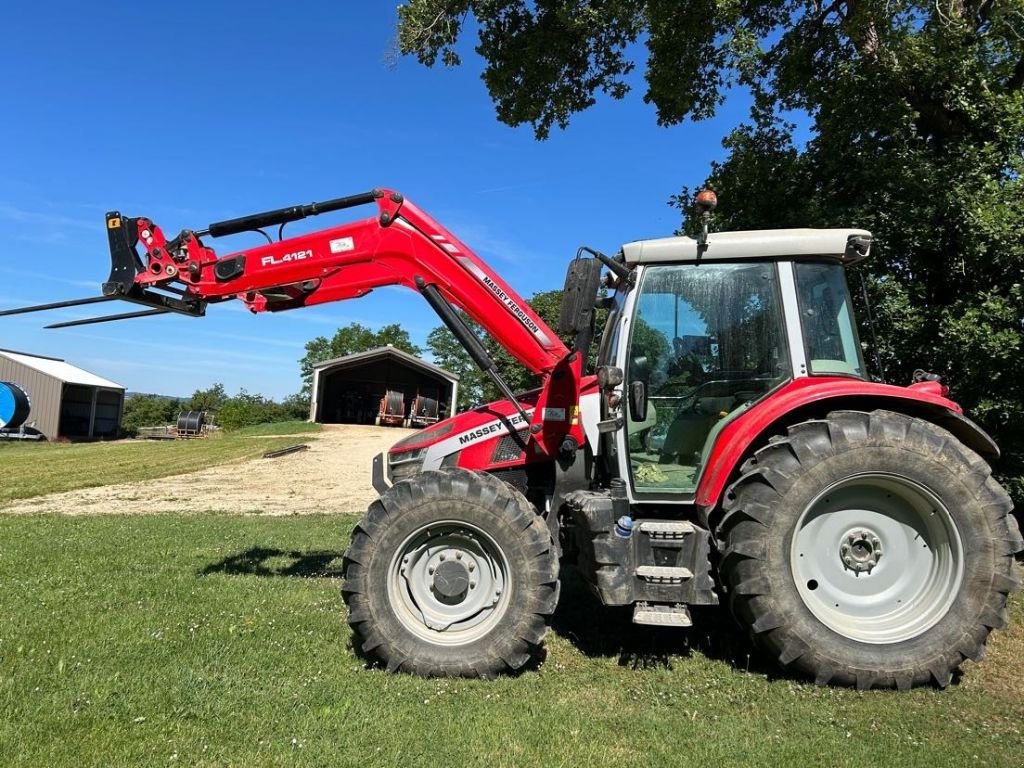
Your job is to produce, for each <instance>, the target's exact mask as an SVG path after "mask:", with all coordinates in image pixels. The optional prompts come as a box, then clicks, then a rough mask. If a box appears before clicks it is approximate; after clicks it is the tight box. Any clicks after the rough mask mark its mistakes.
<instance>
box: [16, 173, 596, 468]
mask: <svg viewBox="0 0 1024 768" xmlns="http://www.w3.org/2000/svg"><path fill="white" fill-rule="evenodd" d="M366 204H376V206H377V208H378V214H377V215H376V216H372V217H369V218H365V219H361V220H358V221H353V222H349V223H347V224H342V225H340V226H335V227H329V228H326V229H322V230H318V231H315V232H311V233H308V234H302V235H297V236H295V237H290V238H287V239H281V238H280V235H281V232H282V230H283V229H284V226H285V224H287V223H288V222H291V221H296V220H298V219H302V218H306V217H307V216H315V215H319V214H321V213H326V212H328V211H337V210H341V209H345V208H350V207H355V206H360V205H366ZM106 221H107V233H108V236H109V240H110V250H111V273H110V277H109V279H108V281H107V282H106V283H104V284H103V296H102V297H90V298H88V299H83V300H80V301H78V302H64V303H62V304H69V303H70V304H75V303H83V304H84V303H93V302H96V301H101V300H108V299H124V300H127V301H130V302H134V303H137V304H142V305H144V306H148V307H151V308H152V309H151V310H149V311H142V312H137V313H128V314H126V315H115V316H109V317H101V318H90V319H88V320H76V321H72V322H70V323H62V324H60V326H61V327H63V326H67V325H76V324H84V323H90V322H103V321H105V320H108V319H110V320H113V319H123V318H126V317H142V316H146V315H151V314H162V313H165V312H179V313H182V314H189V315H196V316H199V315H202V314H204V313H205V308H206V305H207V304H209V303H217V302H222V301H227V300H230V299H234V298H237V299H239V300H241V301H242V302H244V303H245V305H246V306H247V307H248V308H249V309H250V310H251V311H252V312H254V313H255V312H281V311H285V310H289V309H296V308H299V307H309V306H315V305H317V304H325V303H328V302H332V301H342V300H344V299H354V298H360V297H362V296H365V295H367V294H368V293H370V292H371V291H372V290H373V289H375V288H380V287H384V286H392V285H400V286H405V287H407V288H410V289H412V290H415V291H417V292H419V293H422V294H423V295H424V297H425V298H426V299H427V301H428V303H429V304H430V305H431V306H432V307H433V308H434V309H435V311H437V312H438V314H439V315H440V316H441V318H442V319H443V320H444V321H445V323H446V324H447V325H448V326H449V327H450V328H451V329H452V330H453V331H454V332H455V333H456V336H459V337H460V341H462V342H463V343H464V345H465V346H466V347H467V349H468V351H469V353H470V354H471V356H472V357H473V358H474V360H476V362H477V363H478V365H480V366H481V368H483V369H484V370H485V372H487V373H488V374H489V375H490V376H491V377H492V378H493V379H494V380H495V381H496V383H497V384H498V386H499V388H501V389H502V391H503V392H504V393H505V394H506V396H507V397H509V398H510V399H512V400H513V402H515V403H516V407H517V408H518V409H519V410H520V413H521V414H523V415H524V416H525V415H526V414H525V412H524V411H523V409H522V407H521V406H520V405H519V404H518V402H517V401H516V400H515V399H514V397H513V394H512V392H511V391H509V390H508V389H507V385H505V384H504V382H503V380H502V379H501V378H500V376H498V375H497V373H496V370H495V369H494V364H493V361H490V360H489V357H488V355H487V353H486V352H485V351H484V348H483V347H482V345H480V343H479V341H478V340H477V339H476V337H475V336H473V335H472V334H471V333H470V332H469V331H468V330H467V329H466V326H465V324H464V323H463V321H462V320H461V318H460V316H459V315H458V313H456V312H454V311H453V307H455V308H458V309H460V310H462V311H463V312H464V313H465V314H466V315H468V316H469V317H470V318H472V319H473V320H475V321H476V322H477V323H479V325H480V326H481V327H483V328H484V330H485V331H487V333H488V334H490V335H491V336H492V337H493V338H494V339H495V340H496V341H497V342H498V343H499V344H500V345H501V347H502V348H503V349H505V350H507V351H508V353H509V354H511V355H512V356H513V357H514V358H515V359H516V360H517V361H518V362H520V363H521V364H522V365H524V366H525V367H526V368H527V369H528V370H530V371H531V372H532V373H534V374H537V375H538V376H541V377H542V378H543V380H544V385H543V388H542V394H541V397H540V399H539V401H538V402H537V407H536V408H535V410H534V415H533V417H532V418H531V419H530V421H531V435H533V436H535V438H534V439H535V440H536V442H537V444H538V447H539V449H540V451H541V452H543V453H545V454H548V455H551V454H552V453H553V452H554V451H557V450H559V449H560V448H561V447H562V446H563V443H564V440H565V438H566V437H567V436H569V437H572V438H573V441H574V444H575V445H577V446H578V445H579V444H581V442H582V439H583V435H582V428H581V426H580V425H579V424H578V423H576V424H572V423H571V419H570V418H569V417H568V415H567V414H571V413H573V408H575V407H577V406H578V403H579V380H580V376H581V374H582V360H581V357H582V356H580V355H574V354H571V353H570V351H569V349H568V348H567V347H566V346H565V344H563V343H562V341H561V339H559V337H558V335H557V334H556V333H555V332H554V331H553V330H551V328H549V327H548V325H547V324H546V323H545V322H544V321H543V320H542V319H541V318H540V316H539V315H537V314H536V312H534V311H533V309H532V308H531V307H530V306H529V305H528V304H527V303H526V302H525V301H524V300H523V299H522V298H521V297H520V296H519V295H518V294H517V293H516V292H515V291H514V290H513V289H512V288H511V287H510V286H509V285H508V284H507V283H506V282H505V281H504V280H502V278H500V277H499V276H498V275H497V274H495V273H494V272H493V271H492V270H491V269H490V267H488V266H487V264H485V263H484V261H483V260H482V259H480V257H478V256H477V255H476V254H474V253H473V251H472V250H470V248H469V247H467V246H466V245H465V244H464V243H462V242H461V241H460V240H458V238H456V237H455V236H454V235H452V234H451V233H450V232H449V231H448V230H446V229H445V228H444V227H442V226H441V225H440V224H439V223H438V222H436V221H435V220H434V219H433V218H431V217H430V216H429V215H428V214H426V213H425V212H423V211H422V210H420V209H419V208H417V207H416V206H415V205H413V204H412V203H410V202H409V201H407V200H405V198H404V197H403V196H402V195H401V194H399V193H397V192H393V191H391V190H386V189H375V190H372V191H371V192H366V193H361V194H357V195H350V196H348V197H343V198H337V199H335V200H331V201H327V202H325V203H310V204H309V205H303V206H293V207H290V208H281V209H278V210H275V211H266V212H263V213H256V214H250V215H247V216H242V217H239V218H237V219H231V220H228V221H221V222H216V223H213V224H210V225H209V226H208V227H207V228H206V229H203V230H198V231H193V230H187V229H186V230H183V231H182V232H181V233H180V234H179V235H178V236H177V237H174V238H172V239H168V238H167V237H166V235H165V234H164V232H163V231H162V230H161V228H160V227H158V226H157V225H156V224H154V223H153V222H152V221H151V220H149V219H147V218H144V217H143V218H129V217H124V216H122V215H121V214H120V213H119V212H116V211H114V212H111V213H108V214H107V217H106ZM274 224H277V225H279V227H280V229H279V230H278V235H279V239H278V241H277V242H274V241H273V240H271V238H270V236H269V235H266V233H264V232H263V231H262V229H261V227H267V226H272V225H274ZM245 231H258V232H261V233H262V234H264V235H265V236H266V237H267V240H268V242H267V243H266V244H263V245H258V246H256V247H254V248H246V249H243V250H240V251H237V252H234V253H230V254H227V255H225V256H218V254H217V253H215V252H214V250H213V249H211V248H209V247H207V246H206V245H205V244H204V243H203V241H202V238H203V237H207V236H208V237H221V236H226V235H231V234H236V233H239V232H245ZM138 246H142V248H144V249H145V253H144V255H143V254H140V253H139V251H138ZM54 306H55V305H44V306H40V307H29V308H23V309H18V310H8V311H7V312H3V313H0V314H14V313H16V312H24V311H33V310H38V309H47V308H53V307H54ZM556 369H560V370H561V372H560V373H558V374H557V375H553V374H554V373H555V371H556ZM545 413H547V415H548V417H549V420H550V421H551V422H552V423H550V424H549V425H548V427H547V429H545V418H544V416H545ZM552 416H554V417H555V418H553V419H552V418H551V417H552Z"/></svg>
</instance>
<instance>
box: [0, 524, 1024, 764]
mask: <svg viewBox="0 0 1024 768" xmlns="http://www.w3.org/2000/svg"><path fill="white" fill-rule="evenodd" d="M351 526H352V520H351V519H350V518H337V517H312V518H308V517H307V518H250V517H225V516H211V517H179V516H139V517H119V516H111V517H93V518H88V517H74V518H71V517H55V516H27V517H6V518H3V517H0V541H2V542H3V545H2V547H0V585H2V589H0V765H4V766H33V767H34V766H44V765H45V766H62V765H68V766H88V765H103V766H108V765H209V766H213V765H218V766H228V765H238V766H253V765H259V766H264V765H289V766H307V765H308V766H326V765H330V766H348V765H352V766H378V765H396V766H402V768H408V766H417V765H425V766H461V765H480V766H550V765H567V766H581V767H583V766H585V767H587V768H589V767H590V766H633V765H635V766H647V765H658V766H660V765H663V766H671V767H672V768H676V767H677V766H684V765H695V766H700V765H712V766H716V767H717V766H732V765H792V766H855V767H856V768H863V766H864V765H867V764H871V765H875V764H880V765H883V766H886V768H888V767H889V766H917V765H920V766H945V765H958V766H975V765H996V766H1013V765H1021V762H1022V757H1024V737H1022V732H1024V682H1022V680H1021V672H1020V669H1021V667H1020V660H1021V658H1022V657H1024V604H1022V601H1021V600H1020V599H1019V597H1018V598H1017V599H1015V601H1014V603H1013V606H1012V609H1013V610H1012V613H1013V622H1014V624H1013V626H1012V629H1011V630H1010V631H1007V632H1002V633H999V634H998V635H997V636H996V637H995V639H994V642H993V643H992V644H991V646H992V647H991V649H990V654H989V659H988V661H986V662H985V663H983V664H982V665H980V666H978V667H971V669H970V670H969V672H968V674H967V676H966V678H965V680H964V681H963V682H962V683H961V684H959V685H957V686H954V687H952V688H950V689H948V690H946V691H935V690H927V689H925V690H917V691H914V692H912V693H910V694H895V693H889V692H870V693H857V692H854V691H848V690H838V689H831V688H815V687H813V686H809V685H805V684H803V683H799V682H795V681H792V680H790V679H787V678H785V677H779V676H777V675H776V674H775V673H774V672H771V673H769V674H766V673H765V672H764V671H763V670H762V669H761V667H760V666H759V662H758V661H757V660H756V659H749V658H748V657H747V655H746V654H747V646H746V644H745V643H744V642H743V641H742V640H741V639H740V638H738V637H737V636H736V633H735V632H734V631H733V630H732V629H731V628H730V625H728V624H727V623H726V622H724V620H723V619H722V618H721V614H720V612H717V611H705V612H702V613H701V614H699V615H698V616H697V621H698V625H697V627H696V628H695V629H694V630H693V631H692V633H690V634H689V635H687V634H683V633H680V632H678V631H674V630H660V631H659V630H649V629H642V628H638V627H634V626H632V625H631V624H629V623H628V618H627V617H626V616H624V615H623V614H622V613H620V612H614V611H609V610H605V609H600V608H599V607H598V606H597V605H596V604H595V602H594V601H593V599H592V598H591V597H589V595H588V593H587V592H586V591H585V590H583V589H582V588H581V587H580V585H579V583H578V582H577V581H575V580H574V579H572V578H571V575H570V578H569V579H567V581H566V584H565V588H564V589H563V596H562V605H561V606H560V608H559V612H558V614H557V616H556V619H555V622H554V626H555V629H556V632H555V633H553V634H552V635H549V642H548V644H547V648H548V656H547V659H546V660H545V661H544V663H543V664H542V665H540V666H539V668H537V669H534V670H531V671H528V672H526V673H524V674H522V675H521V676H519V677H518V678H514V679H510V678H505V679H499V680H497V681H492V682H483V681H456V680H420V679H417V678H412V677H409V676H404V675H402V676H393V675H387V674H385V673H383V672H381V671H379V670H367V669H365V668H364V666H363V664H362V663H361V662H360V661H359V660H358V659H357V658H356V657H355V656H354V655H353V654H352V651H351V649H350V646H349V643H350V639H351V638H350V634H349V630H348V627H347V625H346V624H345V622H344V616H343V612H342V610H341V607H340V600H339V597H338V586H339V582H338V578H337V577H338V568H339V567H340V559H339V558H338V555H339V554H340V552H341V551H342V550H343V548H344V547H345V545H346V543H347V539H348V533H349V531H350V529H351ZM748 670H749V671H748Z"/></svg>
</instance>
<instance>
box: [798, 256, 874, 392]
mask: <svg viewBox="0 0 1024 768" xmlns="http://www.w3.org/2000/svg"><path fill="white" fill-rule="evenodd" d="M795 267H796V286H797V296H798V298H799V301H800V324H801V325H802V326H803V332H804V346H805V348H806V350H805V351H806V354H807V365H808V370H809V371H810V373H811V374H818V375H821V374H843V375H846V376H859V377H861V378H864V358H863V357H862V355H861V347H860V339H859V338H858V337H857V324H856V323H855V322H854V319H853V310H852V308H851V307H850V296H849V291H848V290H847V287H846V273H845V272H844V270H843V268H842V267H841V266H839V265H838V264H810V263H806V262H805V263H798V264H796V265H795Z"/></svg>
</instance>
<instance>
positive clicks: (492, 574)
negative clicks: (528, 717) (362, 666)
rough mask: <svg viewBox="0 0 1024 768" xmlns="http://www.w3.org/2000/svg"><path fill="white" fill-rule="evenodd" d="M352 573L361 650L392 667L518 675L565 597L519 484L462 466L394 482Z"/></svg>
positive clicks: (375, 507) (361, 533) (349, 567)
mask: <svg viewBox="0 0 1024 768" xmlns="http://www.w3.org/2000/svg"><path fill="white" fill-rule="evenodd" d="M343 567H344V574H345V581H344V585H343V587H342V596H343V597H344V600H345V602H346V604H347V605H348V611H349V619H348V621H349V624H350V625H351V627H352V629H353V632H354V633H355V644H356V645H357V646H358V647H359V648H360V649H361V650H362V652H363V653H365V654H367V655H369V656H371V657H373V658H376V659H378V660H380V661H381V662H383V663H384V664H386V666H387V669H388V671H397V670H403V671H406V672H411V673H414V674H417V675H421V676H428V677H429V676H446V677H491V676H494V675H496V674H499V673H502V672H514V671H516V670H519V669H520V668H522V667H523V666H524V665H525V664H526V663H527V662H528V661H529V660H530V658H531V657H532V656H533V655H534V654H535V653H536V652H537V650H538V649H539V647H540V645H541V642H542V640H543V638H544V635H545V633H546V632H547V623H548V619H549V618H550V616H551V614H553V613H554V610H555V606H556V603H557V601H558V559H557V557H556V555H555V550H554V547H553V546H552V542H551V536H550V534H549V532H548V529H547V526H546V525H545V523H544V521H543V520H542V519H541V518H540V517H539V516H538V515H537V513H536V511H535V510H534V508H533V507H532V506H531V505H530V503H529V502H528V501H527V500H526V498H525V497H523V496H522V494H520V493H519V492H518V491H516V490H515V489H513V488H512V487H510V486H508V485H506V484H505V483H503V482H502V481H500V480H498V479H496V478H494V477H492V476H490V475H487V474H483V473H477V472H469V471H466V470H462V469H451V470H446V471H442V472H424V473H422V474H420V475H417V476H415V477H413V478H411V479H409V480H406V481H403V482H399V483H396V484H395V485H394V486H393V487H392V488H391V489H390V490H388V491H387V493H385V494H384V495H383V496H382V497H381V498H380V499H378V500H377V501H375V502H374V503H373V504H371V505H370V508H369V510H368V511H367V513H366V515H365V516H364V517H363V519H362V520H361V521H360V522H359V524H358V525H357V526H356V528H355V530H354V531H353V534H352V542H351V544H350V546H349V549H348V551H347V552H346V553H345V560H344V566H343Z"/></svg>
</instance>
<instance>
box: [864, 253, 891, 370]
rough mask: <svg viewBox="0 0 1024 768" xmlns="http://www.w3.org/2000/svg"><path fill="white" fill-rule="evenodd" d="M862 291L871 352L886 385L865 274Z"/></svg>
mask: <svg viewBox="0 0 1024 768" xmlns="http://www.w3.org/2000/svg"><path fill="white" fill-rule="evenodd" d="M860 290H861V293H862V294H863V296H864V309H865V310H866V311H867V313H868V328H870V329H871V351H872V352H873V353H874V357H875V367H877V368H878V375H879V377H880V378H881V380H882V383H883V384H885V368H883V367H882V356H881V355H880V354H879V352H878V332H877V331H875V317H874V313H873V312H872V311H871V300H870V299H869V298H868V283H867V279H866V278H865V277H864V273H863V272H861V273H860Z"/></svg>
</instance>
